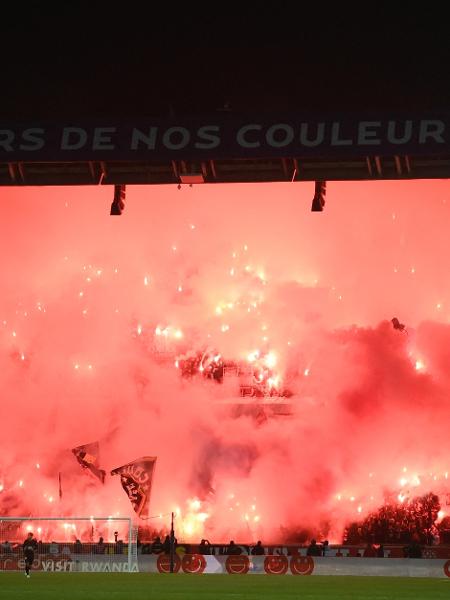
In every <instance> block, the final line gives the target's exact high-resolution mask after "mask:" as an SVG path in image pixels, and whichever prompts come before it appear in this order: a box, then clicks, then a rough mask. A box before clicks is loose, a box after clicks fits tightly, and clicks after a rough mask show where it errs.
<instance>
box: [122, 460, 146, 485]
mask: <svg viewBox="0 0 450 600" xmlns="http://www.w3.org/2000/svg"><path fill="white" fill-rule="evenodd" d="M120 475H122V476H123V475H131V477H132V478H133V479H134V480H135V481H136V482H137V483H140V484H141V485H142V484H144V483H147V482H148V481H149V479H150V478H149V475H148V472H147V471H146V470H145V469H144V468H143V467H141V466H139V465H128V466H127V467H125V468H124V469H121V470H120ZM127 487H129V486H127Z"/></svg>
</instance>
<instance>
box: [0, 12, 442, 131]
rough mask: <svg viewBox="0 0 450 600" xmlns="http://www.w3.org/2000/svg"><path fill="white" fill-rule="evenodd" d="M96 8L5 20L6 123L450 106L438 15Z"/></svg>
mask: <svg viewBox="0 0 450 600" xmlns="http://www.w3.org/2000/svg"><path fill="white" fill-rule="evenodd" d="M93 6H94V7H95V8H92V6H91V5H89V4H87V3H77V9H76V11H75V12H74V9H73V6H71V7H69V8H67V7H60V8H58V9H56V11H55V10H52V11H48V14H47V12H46V11H45V9H42V4H37V3H33V2H32V3H31V4H30V7H29V8H28V9H27V11H26V14H25V15H19V14H17V15H16V16H15V17H12V18H10V19H8V20H4V21H3V27H4V31H3V32H2V35H1V42H0V51H1V53H2V56H3V61H2V80H3V86H2V87H3V93H2V94H1V98H0V108H1V113H2V116H3V119H8V120H17V119H20V118H34V117H51V118H57V117H68V116H74V117H75V116H77V117H89V116H92V117H99V116H101V115H105V116H109V115H111V116H123V117H126V116H136V115H140V116H166V115H168V114H169V112H170V110H171V107H172V110H173V111H175V114H178V115H180V114H204V113H208V112H214V111H215V110H217V108H219V107H220V106H222V105H223V104H224V103H225V102H230V104H231V106H232V108H233V110H234V111H236V112H255V111H258V110H259V111H261V110H262V111H270V110H278V109H280V110H282V109H285V110H297V111H298V110H302V109H303V110H313V111H314V110H316V111H330V112H332V111H334V110H349V111H352V110H358V109H362V110H364V109H366V108H373V109H378V110H380V109H381V110H382V109H396V108H398V109H402V110H405V109H408V108H410V109H418V108H427V109H432V108H445V107H447V106H448V105H449V100H450V78H449V77H448V76H447V73H448V66H447V65H448V64H449V61H450V45H449V43H448V35H447V25H446V21H445V19H444V17H443V15H441V14H439V13H436V11H434V12H433V11H432V10H431V9H422V10H421V12H420V13H416V14H414V13H411V11H408V14H404V15H403V16H402V17H401V18H396V19H393V18H392V15H391V14H390V12H388V11H386V12H385V11H383V9H382V8H379V7H378V8H376V7H375V6H374V7H373V8H372V9H371V10H370V11H369V12H367V13H366V14H365V15H363V14H361V15H358V14H356V13H350V12H348V11H347V13H344V12H341V13H338V12H335V13H334V14H332V13H330V12H327V14H326V17H325V19H324V18H323V14H322V15H320V11H322V13H324V12H325V11H324V8H323V7H321V9H320V10H318V11H317V14H315V15H314V14H311V11H310V12H309V13H308V14H306V13H305V14H303V15H301V16H300V17H295V16H294V15H292V14H291V9H290V8H289V7H284V8H283V4H279V5H277V11H276V12H275V11H274V10H273V7H272V9H271V10H269V9H268V8H261V6H259V7H258V9H255V8H254V7H253V8H247V7H245V8H243V9H241V10H240V11H239V12H236V11H235V12H233V11H232V10H231V9H230V8H229V7H228V6H227V7H226V6H225V5H223V6H222V5H217V6H216V10H217V9H218V10H219V14H218V15H217V16H215V17H212V16H210V11H205V10H204V9H200V8H199V7H198V6H197V5H196V6H195V7H194V6H192V7H187V6H186V7H184V8H183V7H182V6H181V5H180V9H176V8H174V7H172V6H171V7H169V8H170V10H168V11H167V14H166V15H164V14H161V11H159V12H158V13H156V12H155V13H154V14H150V15H147V14H141V13H140V12H139V11H138V10H137V8H136V7H139V6H142V5H141V4H140V3H130V9H129V11H128V12H126V13H125V12H124V9H123V7H122V9H121V12H120V14H118V13H117V14H112V13H111V10H110V9H108V10H106V9H105V5H103V10H102V9H100V8H98V7H99V5H96V4H95V3H94V5H93ZM225 8H226V9H227V10H228V11H229V12H228V13H226V14H225ZM220 10H223V11H224V14H220ZM24 12H25V11H24ZM111 19H114V24H113V25H111Z"/></svg>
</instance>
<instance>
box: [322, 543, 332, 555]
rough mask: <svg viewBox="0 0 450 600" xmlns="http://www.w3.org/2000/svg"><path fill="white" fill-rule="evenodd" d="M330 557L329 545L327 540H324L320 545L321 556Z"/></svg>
mask: <svg viewBox="0 0 450 600" xmlns="http://www.w3.org/2000/svg"><path fill="white" fill-rule="evenodd" d="M329 555H330V543H329V541H328V540H325V541H324V542H323V544H322V556H329Z"/></svg>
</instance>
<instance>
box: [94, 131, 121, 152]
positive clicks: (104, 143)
mask: <svg viewBox="0 0 450 600" xmlns="http://www.w3.org/2000/svg"><path fill="white" fill-rule="evenodd" d="M116 131H117V128H116V127H96V128H95V129H94V141H93V142H92V150H114V148H115V145H114V144H111V141H112V140H111V135H107V134H113V133H116Z"/></svg>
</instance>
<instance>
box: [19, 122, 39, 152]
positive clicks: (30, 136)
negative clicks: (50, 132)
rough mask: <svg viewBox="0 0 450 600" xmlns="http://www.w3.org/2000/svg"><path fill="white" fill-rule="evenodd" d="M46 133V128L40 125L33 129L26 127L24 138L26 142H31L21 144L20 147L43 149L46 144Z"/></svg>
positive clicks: (23, 148) (27, 149)
mask: <svg viewBox="0 0 450 600" xmlns="http://www.w3.org/2000/svg"><path fill="white" fill-rule="evenodd" d="M44 135H45V129H42V128H40V127H35V128H31V129H25V131H24V132H23V135H22V139H23V141H24V142H30V143H29V144H23V143H22V144H20V146H19V148H20V149H21V150H26V151H30V150H31V151H33V150H42V148H43V147H44V145H45V139H44V138H43V137H39V136H44Z"/></svg>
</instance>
